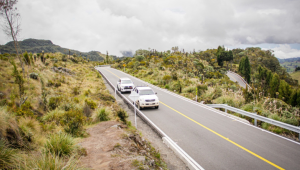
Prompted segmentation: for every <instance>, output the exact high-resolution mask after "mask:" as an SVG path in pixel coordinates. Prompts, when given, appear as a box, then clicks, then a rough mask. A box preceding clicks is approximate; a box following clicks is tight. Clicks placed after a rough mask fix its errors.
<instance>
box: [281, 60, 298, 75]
mask: <svg viewBox="0 0 300 170" xmlns="http://www.w3.org/2000/svg"><path fill="white" fill-rule="evenodd" d="M280 65H281V66H282V67H284V68H286V71H287V72H289V73H292V72H294V71H295V68H296V67H300V59H299V60H296V61H291V62H288V61H285V62H283V63H280Z"/></svg>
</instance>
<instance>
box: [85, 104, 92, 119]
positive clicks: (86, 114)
mask: <svg viewBox="0 0 300 170" xmlns="http://www.w3.org/2000/svg"><path fill="white" fill-rule="evenodd" d="M92 112H93V111H92V109H91V108H90V106H88V105H86V104H85V105H84V107H83V114H84V115H85V116H86V117H90V116H91V114H92Z"/></svg>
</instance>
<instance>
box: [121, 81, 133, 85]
mask: <svg viewBox="0 0 300 170" xmlns="http://www.w3.org/2000/svg"><path fill="white" fill-rule="evenodd" d="M121 84H132V82H131V80H122V83H121Z"/></svg>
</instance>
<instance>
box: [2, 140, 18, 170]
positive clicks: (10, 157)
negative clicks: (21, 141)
mask: <svg viewBox="0 0 300 170" xmlns="http://www.w3.org/2000/svg"><path fill="white" fill-rule="evenodd" d="M16 158H17V152H16V150H15V149H12V148H9V146H8V145H7V143H6V142H5V141H4V140H0V169H11V168H12V167H14V164H15V162H16Z"/></svg>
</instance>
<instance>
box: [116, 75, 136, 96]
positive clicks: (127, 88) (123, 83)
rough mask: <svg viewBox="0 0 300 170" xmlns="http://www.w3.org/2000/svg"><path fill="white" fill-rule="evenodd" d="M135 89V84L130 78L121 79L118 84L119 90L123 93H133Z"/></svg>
mask: <svg viewBox="0 0 300 170" xmlns="http://www.w3.org/2000/svg"><path fill="white" fill-rule="evenodd" d="M133 88H134V83H133V82H132V81H131V80H130V79H129V78H120V79H119V80H118V82H117V89H118V90H119V91H121V93H123V92H131V91H132V89H133Z"/></svg>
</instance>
